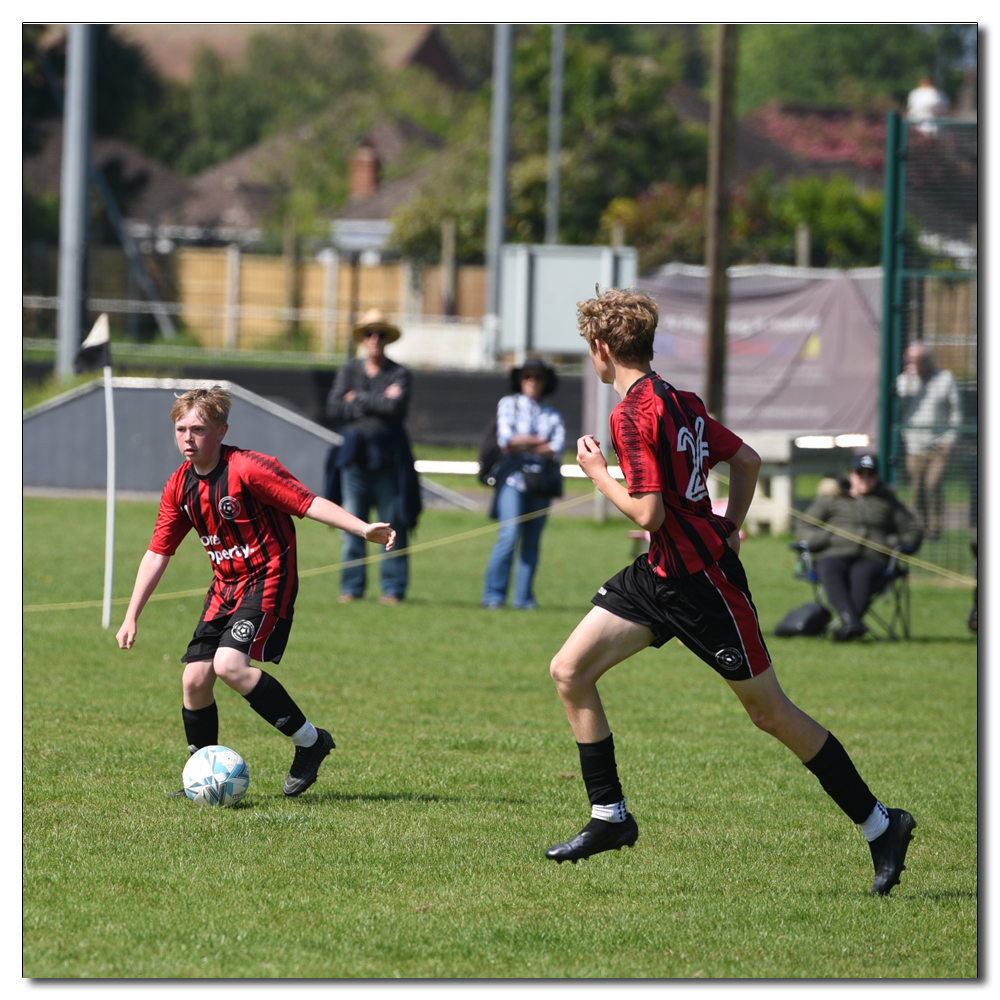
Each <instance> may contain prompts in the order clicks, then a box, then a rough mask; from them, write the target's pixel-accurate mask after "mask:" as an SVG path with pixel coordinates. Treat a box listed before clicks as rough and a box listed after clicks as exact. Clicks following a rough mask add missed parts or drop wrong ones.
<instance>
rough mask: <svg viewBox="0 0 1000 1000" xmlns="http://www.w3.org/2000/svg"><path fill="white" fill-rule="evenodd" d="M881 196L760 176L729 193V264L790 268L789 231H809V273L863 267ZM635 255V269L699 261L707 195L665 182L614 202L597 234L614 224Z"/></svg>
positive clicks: (877, 245)
mask: <svg viewBox="0 0 1000 1000" xmlns="http://www.w3.org/2000/svg"><path fill="white" fill-rule="evenodd" d="M882 204H883V202H882V192H881V191H877V190H871V189H869V190H867V191H862V190H860V189H859V188H857V187H856V186H855V184H854V183H853V181H851V180H850V179H849V178H847V177H845V176H843V175H835V176H833V177H832V178H830V179H829V180H824V179H823V178H821V177H816V176H813V177H802V178H790V179H788V180H787V181H786V182H783V183H779V182H778V181H776V180H775V178H774V175H773V173H772V172H771V171H769V170H762V171H760V172H759V173H757V174H755V175H754V176H753V177H750V178H749V179H748V180H746V181H745V182H743V183H742V184H739V185H737V186H736V187H735V188H734V189H733V191H732V193H731V201H730V215H729V228H728V252H727V259H728V263H729V264H763V263H771V264H794V263H795V232H796V229H797V227H798V225H799V224H800V223H804V224H805V225H807V226H808V227H809V234H810V264H811V265H812V266H813V267H868V266H875V265H877V264H878V263H879V260H880V256H881V245H882ZM616 222H618V223H621V224H622V225H623V226H624V228H625V238H626V241H627V242H628V244H629V245H630V246H634V247H636V249H637V250H638V252H639V268H640V270H642V271H650V270H653V269H654V268H657V267H659V266H661V265H663V264H669V263H672V262H675V261H676V262H679V263H685V264H703V263H704V262H705V189H704V187H703V186H702V185H695V186H694V187H690V188H685V187H682V186H680V185H677V184H670V183H663V184H658V185H655V186H653V187H652V188H651V189H650V190H649V191H648V192H646V193H645V194H644V195H643V196H642V197H640V198H638V199H627V198H626V199H618V200H616V201H613V202H612V203H611V204H610V205H609V206H608V209H607V211H606V212H605V214H604V217H603V219H602V228H603V230H604V231H605V232H608V231H609V230H610V228H611V227H612V226H613V225H614V224H615V223H616Z"/></svg>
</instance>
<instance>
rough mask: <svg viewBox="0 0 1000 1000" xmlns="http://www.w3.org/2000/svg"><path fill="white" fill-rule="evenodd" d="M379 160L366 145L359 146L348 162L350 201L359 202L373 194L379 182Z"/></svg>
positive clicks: (371, 147) (372, 148) (371, 148)
mask: <svg viewBox="0 0 1000 1000" xmlns="http://www.w3.org/2000/svg"><path fill="white" fill-rule="evenodd" d="M379 167H380V164H379V158H378V153H376V152H375V148H374V147H373V146H370V145H369V144H368V143H365V144H364V145H362V146H360V147H359V148H358V151H357V152H356V153H355V154H354V155H353V156H352V157H351V159H350V160H349V161H348V169H349V170H350V177H351V201H360V200H361V199H362V198H367V197H368V196H369V195H372V194H374V193H375V191H376V190H377V188H378V182H379Z"/></svg>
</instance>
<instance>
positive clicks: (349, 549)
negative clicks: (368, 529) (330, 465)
mask: <svg viewBox="0 0 1000 1000" xmlns="http://www.w3.org/2000/svg"><path fill="white" fill-rule="evenodd" d="M340 489H341V494H342V496H343V507H344V510H346V511H348V512H349V513H351V514H353V515H354V516H355V517H360V518H361V520H362V521H367V520H368V515H369V513H370V512H371V509H372V507H375V509H376V510H377V511H378V520H379V521H388V522H389V523H390V524H392V526H393V527H394V528H395V529H396V544H395V548H396V549H405V548H406V529H405V528H403V527H401V526H400V525H399V524H394V523H393V522H394V521H395V520H396V489H397V480H396V472H395V470H394V469H392V468H389V469H378V470H376V471H374V472H369V471H368V470H367V469H361V468H358V466H356V465H349V466H347V468H345V469H344V470H342V472H341V475H340ZM366 545H367V543H366V542H365V540H364V539H363V538H359V537H358V536H357V535H352V534H350V533H349V532H346V531H345V532H344V544H343V547H342V548H341V559H342V560H343V561H344V562H348V561H349V560H351V559H363V558H364V557H365V554H366V553H365V548H366ZM380 549H381V551H383V552H384V551H385V548H384V546H380ZM367 568H368V567H367V566H364V565H362V566H348V567H345V568H344V569H342V570H341V571H340V590H341V593H344V594H350V595H351V596H352V597H361V596H362V595H363V594H364V592H365V570H366V569H367ZM380 569H381V578H382V579H381V582H382V593H383V594H384V595H385V596H387V597H398V598H399V599H400V600H402V599H403V598H404V597H405V596H406V585H407V582H408V581H409V571H410V567H409V564H408V562H407V557H406V556H397V557H396V558H394V559H385V558H383V559H382V560H381V561H380Z"/></svg>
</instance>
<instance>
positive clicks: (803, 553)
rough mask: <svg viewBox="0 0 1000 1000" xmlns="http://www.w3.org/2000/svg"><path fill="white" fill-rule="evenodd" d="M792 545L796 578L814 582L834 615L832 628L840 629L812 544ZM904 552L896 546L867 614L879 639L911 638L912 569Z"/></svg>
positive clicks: (870, 625) (821, 600)
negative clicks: (902, 556) (815, 559)
mask: <svg viewBox="0 0 1000 1000" xmlns="http://www.w3.org/2000/svg"><path fill="white" fill-rule="evenodd" d="M788 547H789V548H790V549H792V550H794V551H795V552H798V554H799V557H798V559H797V560H796V561H795V578H796V579H797V580H803V581H805V582H806V583H809V584H811V585H812V587H813V591H814V593H815V595H816V601H817V602H819V603H820V604H822V605H823V607H825V608H826V609H827V610H828V611H829V612H830V614H831V615H832V618H831V621H830V624H829V626H828V628H829V629H830V630H832V629H835V628H838V627H839V626H840V625H841V624H843V623H842V622H841V619H840V616H839V615H838V614H837V611H836V609H835V608H834V607H833V606H832V605H831V604H830V602H829V600H828V599H827V596H826V591H825V590H824V588H823V584H822V583H821V582H820V579H819V575H818V574H817V572H816V565H815V561H814V559H813V556H812V553H811V552H810V551H809V546H808V544H807V543H806V542H792V543H791V544H790V545H789V546H788ZM901 554H902V549H893V552H892V557H891V558H890V560H889V565H888V566H886V568H885V574H884V576H883V578H882V580H883V582H882V586H881V588H880V589H879V592H878V593H877V594H876V595H875V597H874V598H873V599H872V602H871V604H870V605H869V607H868V610H867V611H866V612H865V615H864V617H865V624H866V625H867V626H868V630H869V632H871V634H872V635H873V636H875V637H876V638H878V639H888V640H891V641H895V640H897V639H900V638H903V639H909V638H910V571H909V567H908V566H907V565H906V563H905V562H903V561H902V560H900V559H899V558H898V556H899V555H901ZM880 604H881V605H885V606H884V607H881V608H880V607H878V606H877V605H880Z"/></svg>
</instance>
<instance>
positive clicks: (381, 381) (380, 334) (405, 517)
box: [326, 309, 420, 604]
mask: <svg viewBox="0 0 1000 1000" xmlns="http://www.w3.org/2000/svg"><path fill="white" fill-rule="evenodd" d="M352 334H353V337H354V341H355V343H356V344H358V345H360V346H361V347H362V348H363V349H364V355H365V356H364V357H363V358H355V359H354V360H352V361H349V362H347V364H345V365H344V366H343V367H342V368H341V369H340V370H339V371H338V372H337V376H336V378H335V379H334V383H333V388H332V389H331V390H330V395H329V396H328V397H327V401H326V413H327V417H328V418H329V420H330V422H331V423H332V424H333V426H334V427H335V428H336V429H337V430H338V431H339V432H340V433H341V434H342V435H343V437H344V442H343V444H342V445H340V446H336V447H334V448H333V449H331V452H330V457H329V459H328V461H327V493H328V496H329V497H330V499H333V502H334V503H339V504H341V505H342V506H343V507H344V508H345V509H346V510H348V511H350V512H351V513H352V514H354V513H355V512H356V511H364V512H366V513H367V512H368V511H370V510H371V508H372V507H375V508H376V509H377V510H378V511H379V517H380V518H382V520H384V521H387V522H389V523H391V524H392V526H393V527H394V528H395V529H396V548H397V549H405V548H406V545H407V540H406V538H407V530H408V529H412V528H414V527H415V526H416V523H417V516H418V515H419V513H420V488H419V483H418V481H417V476H416V472H415V471H414V467H413V454H412V452H411V450H410V443H409V439H408V437H407V435H406V430H405V428H404V426H403V421H404V419H405V418H406V412H407V408H408V407H409V403H410V373H409V371H408V370H407V369H406V368H404V367H403V366H402V365H400V364H397V363H396V362H395V361H392V360H391V359H390V358H388V357H386V354H385V347H386V345H387V344H391V343H393V342H394V341H397V340H399V337H400V331H399V327H397V326H394V325H393V324H392V323H390V322H388V320H387V318H386V317H385V315H384V314H383V313H382V311H381V310H379V309H369V310H368V312H366V313H365V314H364V316H363V317H362V318H361V322H360V323H358V324H357V325H356V326H355V327H354V329H353V331H352ZM338 497H339V498H338ZM335 498H338V499H335ZM355 516H359V515H357V514H355ZM341 555H342V558H343V561H344V562H345V563H346V562H352V561H355V560H360V559H363V558H364V556H365V543H364V539H361V538H357V537H356V536H354V535H349V534H347V533H345V534H344V544H343V549H342V552H341ZM365 569H366V567H365V566H364V565H357V566H347V567H345V568H344V569H343V570H342V571H341V578H340V597H339V600H340V602H341V603H342V604H348V603H350V602H351V601H355V600H358V599H359V598H361V597H362V596H364V592H365V582H366V573H365ZM380 578H381V588H382V596H381V598H380V600H381V603H382V604H398V603H399V602H400V601H401V600H403V598H404V597H405V596H406V587H407V583H408V581H409V565H408V562H407V557H406V556H405V555H401V556H397V557H395V558H393V559H382V560H381V564H380Z"/></svg>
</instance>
